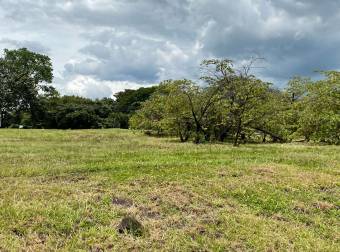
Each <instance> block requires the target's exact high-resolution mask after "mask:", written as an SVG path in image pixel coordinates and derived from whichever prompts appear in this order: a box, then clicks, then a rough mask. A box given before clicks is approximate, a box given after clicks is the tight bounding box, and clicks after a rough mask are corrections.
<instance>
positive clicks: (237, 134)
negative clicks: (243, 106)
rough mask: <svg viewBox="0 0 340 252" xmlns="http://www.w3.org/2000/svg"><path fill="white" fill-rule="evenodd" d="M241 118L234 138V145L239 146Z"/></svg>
mask: <svg viewBox="0 0 340 252" xmlns="http://www.w3.org/2000/svg"><path fill="white" fill-rule="evenodd" d="M241 124H242V122H241V119H239V122H238V124H237V131H236V135H235V139H234V146H238V145H239V143H238V138H239V136H240V133H241Z"/></svg>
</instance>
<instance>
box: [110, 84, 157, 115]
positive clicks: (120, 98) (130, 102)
mask: <svg viewBox="0 0 340 252" xmlns="http://www.w3.org/2000/svg"><path fill="white" fill-rule="evenodd" d="M155 90H156V87H147V88H144V87H142V88H139V89H136V90H132V89H125V90H124V91H121V92H118V93H116V94H114V97H115V102H114V105H113V107H114V111H115V112H122V113H127V114H130V113H133V112H135V111H136V110H137V109H139V108H140V105H141V103H142V102H144V101H146V100H147V99H149V97H150V96H151V94H152V93H153V92H155Z"/></svg>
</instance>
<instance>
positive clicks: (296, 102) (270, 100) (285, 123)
mask: <svg viewBox="0 0 340 252" xmlns="http://www.w3.org/2000/svg"><path fill="white" fill-rule="evenodd" d="M254 63H255V61H254V60H251V61H250V62H249V63H248V64H245V65H244V66H242V67H239V68H235V67H234V65H233V62H232V61H230V60H227V59H222V60H220V59H213V60H204V61H203V62H202V65H201V66H202V69H203V74H202V77H201V80H202V81H204V83H205V85H198V84H197V83H194V82H193V81H191V80H168V81H164V82H162V83H161V84H160V85H159V87H158V88H157V90H156V91H155V93H153V94H152V95H151V97H150V99H148V100H147V101H145V102H144V103H142V107H141V109H140V110H138V111H137V112H136V113H135V114H134V115H133V116H132V117H131V119H130V124H131V128H134V129H143V130H147V131H148V132H149V133H150V134H152V133H153V134H157V135H162V134H166V135H173V136H177V137H178V138H179V139H180V141H182V142H186V141H188V140H190V139H192V140H193V141H194V142H195V143H201V142H212V141H213V142H224V141H230V142H232V143H233V144H234V145H235V146H237V145H239V144H240V143H245V142H266V141H272V142H289V141H292V140H299V141H311V140H313V141H317V142H324V143H330V144H339V143H340V72H336V71H325V72H321V74H323V75H324V77H325V78H324V79H322V80H319V81H312V80H311V79H310V78H302V77H294V78H293V79H291V80H290V81H289V83H288V85H287V87H286V88H285V89H284V90H280V89H277V88H274V87H273V86H272V85H271V84H270V83H267V82H264V81H262V80H260V79H259V78H257V77H256V76H255V75H253V74H251V69H252V67H253V66H254Z"/></svg>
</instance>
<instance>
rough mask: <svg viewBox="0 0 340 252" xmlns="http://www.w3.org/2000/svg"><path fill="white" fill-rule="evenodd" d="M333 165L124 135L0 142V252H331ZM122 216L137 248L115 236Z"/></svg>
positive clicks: (322, 155)
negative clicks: (132, 224)
mask: <svg viewBox="0 0 340 252" xmlns="http://www.w3.org/2000/svg"><path fill="white" fill-rule="evenodd" d="M339 153H340V148H339V147H336V146H317V145H315V146H313V145H302V144H283V145H282V144H268V145H243V146H241V147H239V148H234V147H232V146H230V145H228V144H216V145H213V144H206V145H194V144H192V143H185V144H181V143H178V142H176V141H175V140H174V139H167V138H154V137H147V136H144V135H142V134H141V133H138V132H132V131H127V130H84V131H54V130H0V184H1V188H0V251H2V250H4V251H7V250H10V251H11V250H19V249H23V250H31V251H39V250H45V251H46V250H56V249H58V250H67V251H74V250H85V251H89V250H92V251H100V250H105V251H106V250H122V249H123V250H128V249H130V250H133V249H135V250H143V249H144V250H172V251H173V250H181V251H183V250H184V251H186V250H189V251H193V250H221V251H225V250H235V251H237V250H240V251H243V250H257V251H266V250H267V251H268V250H272V251H274V250H300V251H306V250H314V251H338V249H339V246H340V242H339V234H340V233H339V225H340V222H339V218H340V214H339V213H340V201H339V199H340V189H339V184H340V182H339V181H340V154H339ZM117 197H118V198H120V199H125V200H126V201H127V202H132V203H131V204H115V203H114V202H113V199H114V198H117ZM122 202H124V201H122ZM126 215H133V216H135V217H136V218H137V219H138V220H139V221H140V222H141V223H142V224H143V226H144V227H145V232H144V234H143V236H142V237H133V236H132V235H128V234H119V233H118V231H117V225H118V223H119V221H120V220H121V219H122V217H124V216H126Z"/></svg>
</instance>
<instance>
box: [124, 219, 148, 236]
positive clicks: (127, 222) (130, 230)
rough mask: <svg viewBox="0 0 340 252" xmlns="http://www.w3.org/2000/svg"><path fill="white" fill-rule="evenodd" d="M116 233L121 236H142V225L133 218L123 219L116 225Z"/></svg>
mask: <svg viewBox="0 0 340 252" xmlns="http://www.w3.org/2000/svg"><path fill="white" fill-rule="evenodd" d="M118 232H119V233H121V234H126V233H127V234H131V235H133V236H142V234H143V232H144V228H143V225H142V224H141V223H140V222H139V221H138V220H136V218H135V217H132V216H127V217H124V218H123V219H122V220H121V222H120V223H119V225H118Z"/></svg>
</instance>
